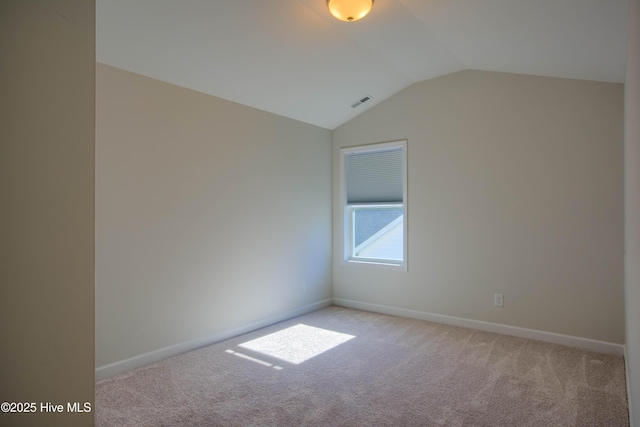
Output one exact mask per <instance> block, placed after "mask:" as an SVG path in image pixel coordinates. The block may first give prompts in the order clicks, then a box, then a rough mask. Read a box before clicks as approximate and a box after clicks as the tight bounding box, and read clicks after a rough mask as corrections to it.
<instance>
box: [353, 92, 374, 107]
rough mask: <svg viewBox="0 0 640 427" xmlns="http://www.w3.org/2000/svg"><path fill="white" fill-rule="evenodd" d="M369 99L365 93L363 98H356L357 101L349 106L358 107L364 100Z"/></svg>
mask: <svg viewBox="0 0 640 427" xmlns="http://www.w3.org/2000/svg"><path fill="white" fill-rule="evenodd" d="M370 99H371V97H370V96H369V95H367V96H365V97H364V98H362V99H360V100H358V101H357V102H355V103H353V104H351V108H356V107H359V106H360V105H362V104H364V103H365V102H367V101H368V100H370Z"/></svg>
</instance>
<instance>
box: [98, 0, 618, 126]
mask: <svg viewBox="0 0 640 427" xmlns="http://www.w3.org/2000/svg"><path fill="white" fill-rule="evenodd" d="M96 3H97V5H96V8H97V18H96V21H97V22H96V27H97V30H96V31H97V36H96V37H97V42H96V44H97V60H98V62H101V63H104V64H108V65H112V66H114V67H118V68H122V69H125V70H128V71H132V72H135V73H138V74H142V75H145V76H149V77H153V78H155V79H159V80H163V81H166V82H170V83H174V84H177V85H180V86H184V87H186V88H190V89H193V90H197V91H199V92H204V93H207V94H211V95H215V96H218V97H221V98H225V99H228V100H231V101H235V102H238V103H241V104H245V105H249V106H252V107H255V108H259V109H261V110H266V111H270V112H272V113H275V114H279V115H282V116H286V117H290V118H293V119H296V120H301V121H303V122H307V123H311V124H315V125H318V126H321V127H324V128H327V129H335V128H336V127H337V126H339V125H340V124H342V123H344V122H346V121H348V120H349V119H351V118H353V117H355V116H356V115H358V114H360V113H362V112H363V111H365V110H366V109H368V108H371V107H372V106H373V105H375V104H376V103H378V102H380V101H382V100H384V99H386V98H388V97H390V96H391V95H394V94H395V93H397V92H399V91H400V90H402V89H404V88H406V87H407V86H409V85H411V84H413V83H415V82H419V81H422V80H426V79H430V78H434V77H438V76H441V75H444V74H449V73H453V72H456V71H459V70H464V69H475V70H489V71H504V72H511V73H524V74H534V75H542V76H552V77H568V78H576V79H586V80H598V81H605V82H623V81H624V77H625V76H624V74H625V58H626V23H627V8H628V0H375V3H374V5H373V10H372V11H371V13H370V14H369V15H368V16H367V17H365V18H364V19H363V20H361V21H358V22H353V23H346V22H341V21H338V20H336V19H335V18H333V17H332V16H331V15H330V14H329V12H328V10H327V7H326V1H325V0H97V1H96ZM365 95H369V96H371V98H372V99H371V101H368V102H367V103H365V104H363V105H361V106H360V107H358V108H355V109H354V108H351V105H352V104H353V103H355V102H356V101H358V100H359V99H360V98H362V97H364V96H365Z"/></svg>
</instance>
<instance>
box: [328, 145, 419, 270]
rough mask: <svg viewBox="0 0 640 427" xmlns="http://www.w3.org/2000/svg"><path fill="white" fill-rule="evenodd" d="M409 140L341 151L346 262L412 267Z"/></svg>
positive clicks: (344, 253)
mask: <svg viewBox="0 0 640 427" xmlns="http://www.w3.org/2000/svg"><path fill="white" fill-rule="evenodd" d="M406 148H407V142H406V141H398V142H390V143H384V144H374V145H366V146H360V147H349V148H343V149H341V150H340V155H341V156H340V158H341V176H340V179H341V189H342V193H341V200H342V212H343V218H344V219H343V224H342V225H343V236H344V251H343V261H344V262H345V263H348V264H364V265H377V266H385V267H390V268H397V269H402V270H406V265H407V262H406V260H407V215H406V195H407V174H406V158H407V157H406V151H407V150H406Z"/></svg>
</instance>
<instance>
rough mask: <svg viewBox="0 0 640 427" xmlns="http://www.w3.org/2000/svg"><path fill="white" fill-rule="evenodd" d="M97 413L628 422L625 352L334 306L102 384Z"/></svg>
mask: <svg viewBox="0 0 640 427" xmlns="http://www.w3.org/2000/svg"><path fill="white" fill-rule="evenodd" d="M321 351H324V352H322V353H320V352H321ZM95 409H96V411H95V415H96V426H99V427H100V426H118V427H123V426H491V427H494V426H510V427H512V426H540V427H549V426H563V427H564V426H579V427H587V426H628V425H629V421H628V414H627V400H626V386H625V372H624V361H623V358H622V357H620V356H612V355H607V354H599V353H594V352H590V351H586V350H580V349H576V348H570V347H565V346H560V345H554V344H547V343H543V342H539V341H532V340H526V339H522V338H515V337H510V336H505V335H498V334H492V333H487V332H481V331H476V330H472V329H465V328H459V327H455V326H448V325H442V324H437V323H431V322H425V321H420V320H412V319H404V318H399V317H394V316H386V315H381V314H375V313H369V312H364V311H358V310H352V309H347V308H341V307H335V306H333V307H329V308H326V309H323V310H319V311H317V312H314V313H311V314H308V315H305V316H301V317H298V318H295V319H291V320H289V321H286V322H282V323H279V324H276V325H273V326H270V327H268V328H264V329H261V330H258V331H255V332H252V333H249V334H246V335H243V336H240V337H236V338H233V339H230V340H227V341H223V342H220V343H217V344H214V345H211V346H208V347H205V348H202V349H199V350H195V351H192V352H189V353H185V354H183V355H180V356H177V357H173V358H171V359H167V360H164V361H162V362H159V363H156V364H153V365H150V366H147V367H144V368H140V369H137V370H134V371H130V372H128V373H124V374H121V375H118V376H115V377H112V378H108V379H106V380H103V381H100V382H98V383H97V384H96V405H95Z"/></svg>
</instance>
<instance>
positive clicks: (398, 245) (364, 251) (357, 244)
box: [353, 207, 404, 260]
mask: <svg viewBox="0 0 640 427" xmlns="http://www.w3.org/2000/svg"><path fill="white" fill-rule="evenodd" d="M403 220H404V217H403V209H402V207H395V208H379V207H375V208H368V207H358V208H354V211H353V228H354V230H353V231H354V249H353V256H355V257H360V258H374V259H388V260H402V259H403V248H404V244H403V234H404V227H403Z"/></svg>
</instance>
